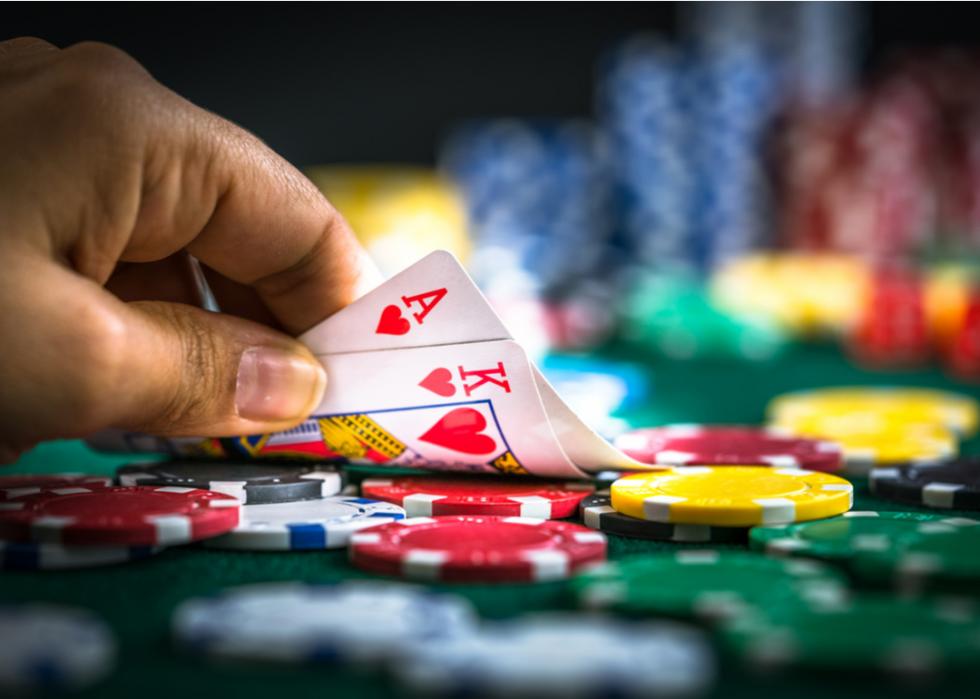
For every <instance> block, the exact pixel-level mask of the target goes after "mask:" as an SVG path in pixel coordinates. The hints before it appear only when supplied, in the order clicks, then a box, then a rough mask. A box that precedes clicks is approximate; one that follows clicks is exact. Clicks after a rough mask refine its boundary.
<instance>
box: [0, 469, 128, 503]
mask: <svg viewBox="0 0 980 699" xmlns="http://www.w3.org/2000/svg"><path fill="white" fill-rule="evenodd" d="M66 485H78V486H82V487H83V488H93V489H94V488H102V487H105V486H108V485H112V479H111V478H107V477H106V476H92V475H87V474H84V473H47V474H44V473H38V474H11V475H9V476H0V500H9V499H11V498H19V497H22V496H24V495H34V494H36V493H39V492H41V491H42V490H45V489H48V488H60V487H62V486H66Z"/></svg>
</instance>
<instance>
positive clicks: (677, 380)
mask: <svg viewBox="0 0 980 699" xmlns="http://www.w3.org/2000/svg"><path fill="white" fill-rule="evenodd" d="M603 357H609V358H614V359H629V360H633V361H643V362H644V366H645V367H646V370H647V371H648V372H649V378H650V380H651V383H652V386H653V391H652V395H651V397H650V399H649V400H647V401H646V402H645V403H644V404H643V405H642V406H639V407H638V408H637V409H635V410H633V411H631V412H630V413H628V414H625V415H624V417H626V418H627V419H628V420H629V421H630V422H631V423H632V424H634V425H644V424H658V423H665V422H728V423H755V422H760V421H762V419H763V415H764V409H765V405H766V403H767V401H768V400H769V399H770V398H772V397H773V396H774V395H777V394H779V393H782V392H785V391H790V390H796V389H802V388H811V387H817V386H827V385H843V384H868V385H887V384H902V385H916V386H931V387H938V388H946V389H951V390H956V391H959V392H963V393H967V394H970V395H974V396H976V397H980V391H978V389H977V387H975V386H974V387H970V386H965V385H962V384H958V383H956V382H953V381H951V380H949V379H948V378H947V377H945V376H944V375H943V374H942V373H941V372H940V371H939V370H938V369H928V370H921V371H911V372H903V373H886V372H871V371H867V370H864V369H860V368H857V367H854V366H853V365H851V364H850V363H849V362H847V361H846V360H845V359H844V358H843V357H842V356H841V355H840V353H839V351H838V350H837V349H835V348H833V347H825V346H801V347H796V348H793V349H791V350H790V351H789V352H788V353H787V354H785V355H784V356H782V357H780V358H778V359H776V360H772V361H768V362H763V363H735V362H721V361H719V362H715V363H712V362H669V361H665V360H651V361H646V360H644V358H642V357H640V356H639V355H638V354H637V352H636V350H631V349H630V348H628V347H625V346H618V347H613V348H611V349H608V350H606V351H605V352H604V353H603ZM963 450H964V451H965V452H968V453H980V442H978V440H972V441H970V442H967V443H965V444H964V445H963ZM133 458H134V457H133V456H127V455H105V454H98V453H95V452H93V451H91V450H89V449H88V448H87V447H85V446H84V445H83V444H82V443H80V442H73V441H71V442H68V441H66V442H52V443H48V444H43V445H41V446H39V447H38V448H36V449H34V450H33V451H31V452H29V453H27V454H25V455H24V456H23V457H22V458H21V460H20V461H19V462H18V463H17V464H15V465H13V466H11V467H9V468H8V469H6V471H5V472H8V473H44V472H48V473H51V472H59V471H85V472H90V473H94V474H111V473H113V472H114V470H115V468H116V466H118V465H120V464H122V463H125V462H127V461H130V460H132V459H133ZM139 458H144V457H139ZM364 474H365V471H364V470H363V469H353V470H352V472H351V475H352V478H353V479H355V480H356V479H357V478H359V477H362V476H363V475H364ZM855 485H856V497H855V500H856V502H855V508H856V509H887V510H895V509H915V508H907V507H903V506H900V505H897V504H894V503H888V502H884V501H879V500H876V499H874V498H872V497H870V496H869V494H868V493H867V488H866V484H865V483H863V482H861V481H857V482H856V483H855ZM676 546H677V545H674V544H668V543H655V542H645V541H639V540H630V539H625V538H621V537H615V536H612V537H610V542H609V555H610V557H611V558H619V557H621V556H625V555H630V554H637V553H643V552H653V551H664V550H671V549H673V548H675V547H676ZM363 577H366V576H365V575H363V574H361V573H359V572H358V571H357V570H356V569H354V568H352V567H351V566H350V565H349V564H348V562H347V559H346V552H345V551H343V550H339V551H326V552H298V553H257V552H256V553H253V552H218V551H212V550H208V549H205V548H201V547H197V546H185V547H178V548H174V549H170V550H168V551H165V552H163V553H162V554H160V555H158V556H156V557H154V558H151V559H148V560H144V561H140V562H137V563H131V564H126V565H119V566H114V567H109V568H103V569H91V570H80V571H66V572H16V573H15V572H3V573H0V599H2V600H8V601H9V600H15V601H31V600H34V601H46V602H57V603H66V604H72V605H79V606H83V607H88V608H90V609H93V610H95V611H96V612H98V613H99V614H101V615H102V616H103V617H104V618H105V619H106V620H107V622H108V623H109V624H110V625H111V626H112V628H113V630H114V631H115V633H116V634H117V635H118V638H119V640H120V645H121V654H120V662H119V666H118V669H117V671H116V672H115V674H114V675H113V676H112V677H111V678H109V679H108V680H107V681H106V682H104V683H102V684H100V685H99V686H98V687H96V688H94V689H92V690H89V691H88V692H85V693H83V694H82V696H99V697H120V698H123V697H125V698H126V699H133V698H134V697H140V698H141V699H148V698H150V697H168V698H169V697H175V696H178V695H180V696H192V695H193V696H202V695H205V694H213V695H214V696H222V697H236V699H237V698H241V697H256V698H258V697H262V698H263V699H265V698H267V697H273V696H289V697H305V696H310V697H313V696H316V697H326V696H331V697H344V696H358V697H381V696H390V695H392V694H395V695H397V694H398V693H399V692H400V690H399V688H398V687H396V686H394V685H393V684H391V683H390V681H389V680H388V679H386V678H385V677H384V676H383V674H380V673H377V672H371V671H354V670H350V669H345V668H336V667H318V668H292V667H290V668H282V667H270V666H263V665H255V664H248V665H223V666H214V665H210V664H208V663H206V662H205V661H204V660H203V659H201V658H194V657H189V656H187V655H185V654H183V653H181V652H180V651H179V650H177V649H175V648H174V647H173V646H172V644H171V642H170V638H169V627H168V624H169V619H170V614H171V612H172V610H173V609H174V607H175V606H176V605H177V604H178V603H179V602H181V601H182V600H184V599H187V598H189V597H193V596H196V595H201V594H206V593H211V592H214V591H216V590H218V589H220V588H223V587H226V586H232V585H236V584H241V583H250V582H263V581H278V580H305V581H311V582H331V581H339V580H345V579H352V578H363ZM442 587H447V588H451V589H452V590H453V591H455V592H457V593H459V594H462V595H465V596H466V597H468V598H470V599H471V600H472V601H473V602H474V603H475V605H476V606H477V608H478V610H479V611H480V613H481V614H482V615H483V616H484V617H486V618H506V617H513V616H516V615H520V614H522V613H526V612H531V611H540V610H553V609H571V608H572V600H571V599H570V597H569V594H568V589H567V586H566V584H565V583H561V582H559V583H547V584H521V585H455V586H442ZM653 660H654V659H651V661H653ZM721 662H722V666H721V672H720V676H719V681H718V683H717V686H716V689H715V691H714V694H713V695H714V696H718V697H759V696H762V695H767V696H777V695H779V694H782V695H789V694H790V693H792V694H793V696H800V697H820V698H821V699H825V698H826V697H827V696H835V695H836V696H839V695H845V696H846V695H854V696H856V695H862V696H893V695H895V694H896V693H898V694H902V695H905V694H910V693H914V692H916V691H917V690H918V689H921V688H919V687H917V686H916V685H913V686H911V687H910V686H908V685H905V684H898V683H897V682H895V681H894V680H889V679H887V678H882V677H881V676H880V675H877V674H874V673H868V674H861V675H857V676H854V675H848V676H841V675H840V674H837V673H833V672H825V673H813V674H806V675H804V674H796V673H790V674H782V675H777V676H759V675H757V674H753V673H749V672H747V671H745V670H743V669H742V668H740V667H739V666H738V664H737V663H736V662H735V661H734V660H733V659H731V658H727V657H724V656H723V657H722V661H721ZM978 664H980V663H978ZM977 682H980V670H978V671H977V672H976V674H975V675H973V676H969V677H958V678H954V679H948V680H945V681H944V682H943V683H942V684H941V685H940V686H938V687H936V686H931V687H929V688H928V690H929V691H931V692H937V693H946V692H951V691H956V690H961V691H962V690H967V689H970V688H973V687H975V686H976V683H977Z"/></svg>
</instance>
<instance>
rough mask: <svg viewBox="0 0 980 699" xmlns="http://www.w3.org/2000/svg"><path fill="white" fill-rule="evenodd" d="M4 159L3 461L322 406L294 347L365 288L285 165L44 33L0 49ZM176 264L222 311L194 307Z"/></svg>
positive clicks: (346, 249) (156, 87)
mask: <svg viewBox="0 0 980 699" xmlns="http://www.w3.org/2000/svg"><path fill="white" fill-rule="evenodd" d="M0 153H3V159H2V161H0V260H2V261H3V264H4V268H3V272H2V273H0V337H2V338H3V345H2V349H3V360H2V361H0V462H2V461H3V460H11V459H13V458H14V457H15V456H16V454H17V453H18V452H19V451H20V450H22V449H24V448H27V447H30V446H31V445H33V444H35V443H36V442H38V441H40V440H42V439H48V438H55V437H78V436H83V435H86V434H89V433H91V432H94V431H97V430H99V429H103V428H106V427H120V428H125V429H131V430H138V431H143V432H150V433H155V434H161V435H192V434H199V435H213V436H223V435H232V434H248V433H256V432H266V431H274V430H280V429H286V428H289V427H291V426H293V425H295V424H296V423H298V422H299V421H301V420H302V419H303V418H304V417H306V415H307V414H308V413H309V412H310V411H311V410H312V409H313V408H314V407H315V406H316V404H317V403H318V402H319V400H320V397H321V395H322V393H323V390H324V388H325V386H326V376H325V374H324V372H323V369H322V368H321V366H320V365H319V364H318V363H317V362H316V360H315V359H314V358H313V356H312V355H311V354H310V352H309V350H307V349H306V348H305V347H304V346H303V345H302V344H300V343H299V342H297V341H296V340H295V339H293V338H292V337H290V335H295V334H298V333H301V332H302V331H304V330H306V329H308V328H309V327H310V326H312V325H314V324H315V323H317V322H319V321H320V320H322V319H323V318H325V317H326V316H328V315H329V314H331V313H333V312H334V311H336V310H338V309H339V308H342V307H343V306H344V305H346V304H347V303H349V302H350V301H352V300H353V299H354V298H355V297H356V295H357V293H358V292H357V290H358V288H359V286H366V285H368V284H370V283H371V282H373V281H374V279H373V278H371V279H369V278H368V277H371V276H372V272H371V271H370V269H371V268H370V265H369V264H366V257H365V255H364V253H363V251H362V250H361V248H360V247H359V245H358V244H357V242H356V241H355V240H354V238H353V236H352V234H351V232H350V229H349V228H348V226H347V224H346V223H345V222H344V220H343V219H342V218H341V216H340V215H339V214H338V213H337V212H336V211H335V210H334V209H333V208H332V207H331V206H330V204H329V203H328V202H327V201H326V199H324V197H323V196H322V195H321V194H320V193H319V192H318V191H317V189H316V188H315V187H314V186H313V185H312V184H311V183H310V182H309V181H308V180H307V179H306V178H305V177H303V176H302V175H301V174H300V173H299V172H298V171H297V170H295V169H294V168H293V167H292V166H291V165H289V164H288V163H287V162H285V161H284V160H283V159H281V158H280V157H278V156H277V155H276V154H275V153H273V152H272V151H271V150H270V149H269V148H268V147H266V146H265V145H264V144H263V143H262V142H261V141H259V140H258V139H257V138H255V137H254V136H252V135H251V134H249V133H247V132H245V131H244V130H242V129H240V128H238V127H237V126H235V125H233V124H231V123H229V122H227V121H225V120H223V119H221V118H219V117H217V116H215V115H213V114H210V113H208V112H206V111H205V110H203V109H200V108H198V107H196V106H194V105H192V104H190V103H189V102H187V101H186V100H184V99H182V98H181V97H179V96H177V95H176V94H174V93H173V92H171V91H170V90H167V89H166V88H164V87H163V86H162V85H160V84H159V83H157V82H155V81H154V80H153V78H152V77H150V75H149V74H148V73H147V72H146V71H145V70H143V69H142V68H141V67H140V66H139V64H137V63H136V62H135V61H134V60H133V59H131V58H129V57H128V56H127V55H126V54H124V53H122V52H121V51H118V50H117V49H114V48H111V47H108V46H105V45H101V44H91V43H89V44H78V45H75V46H72V47H70V48H67V49H64V50H59V49H57V48H55V47H53V46H51V45H50V44H47V43H46V42H43V41H41V40H38V39H13V40H10V41H5V42H0ZM188 254H191V255H194V256H195V257H196V258H198V259H199V260H200V261H201V262H202V263H203V264H204V265H205V266H206V269H207V272H208V279H209V281H210V282H211V285H212V288H213V289H214V290H215V294H216V296H217V297H218V300H219V301H220V302H221V305H222V309H223V310H226V311H229V313H221V314H219V313H210V312H207V311H204V310H202V309H200V308H198V307H195V306H193V305H190V303H192V302H193V301H194V300H195V298H194V293H193V286H192V285H191V283H190V277H189V274H188V271H189V264H188V262H189V260H188V257H187V255H188ZM232 313H233V314H234V315H232ZM282 331H285V332H282ZM287 333H288V334H287Z"/></svg>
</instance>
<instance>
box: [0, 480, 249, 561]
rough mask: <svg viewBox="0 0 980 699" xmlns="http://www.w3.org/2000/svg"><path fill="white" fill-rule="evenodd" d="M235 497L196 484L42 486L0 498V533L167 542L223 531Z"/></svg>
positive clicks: (234, 512) (98, 541) (50, 539)
mask: <svg viewBox="0 0 980 699" xmlns="http://www.w3.org/2000/svg"><path fill="white" fill-rule="evenodd" d="M239 507H240V505H239V502H238V500H236V499H235V498H233V497H231V496H229V495H223V494H221V493H214V492H211V491H209V490H198V489H195V488H178V487H173V486H168V487H160V488H153V487H149V486H132V487H125V486H122V487H110V488H98V489H94V490H93V489H91V488H82V487H77V486H76V487H64V488H54V489H51V490H45V491H43V492H41V493H37V494H35V495H27V496H24V497H20V498H17V499H16V500H7V501H5V502H2V503H0V537H2V538H4V539H7V540H12V541H37V542H40V543H58V544H64V545H68V546H77V545H83V546H99V545H108V546H119V545H122V546H172V545H174V544H185V543H188V542H190V541H198V540H200V539H206V538H208V537H212V536H217V535H218V534H223V533H225V532H227V531H229V530H230V529H232V528H234V527H235V526H236V525H237V524H238V515H239Z"/></svg>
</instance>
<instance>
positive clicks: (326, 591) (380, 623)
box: [172, 581, 477, 663]
mask: <svg viewBox="0 0 980 699" xmlns="http://www.w3.org/2000/svg"><path fill="white" fill-rule="evenodd" d="M476 623H477V620H476V613H475V611H474V610H473V607H472V606H471V605H470V603H469V602H468V601H467V600H465V599H464V598H462V597H458V596H455V595H447V594H437V593H433V592H430V591H428V590H426V589H424V588H421V587H415V586H410V585H394V584H390V583H380V582H371V581H363V582H348V583H343V584H339V585H308V584H305V583H267V584H259V585H247V586H243V587H237V588H233V589H230V590H227V591H225V592H224V593H222V594H221V595H219V596H217V597H213V598H198V599H192V600H189V601H186V602H184V603H182V604H181V605H180V606H179V607H178V608H177V610H176V611H175V612H174V615H173V619H172V628H173V634H174V637H175V639H176V640H177V642H178V643H179V644H180V645H181V646H182V647H183V648H185V649H186V650H188V651H190V652H193V653H203V654H205V655H207V656H209V657H212V658H216V659H227V660H232V659H234V660H262V661H269V662H281V663H317V662H332V661H337V660H340V661H350V662H375V661H383V660H389V659H390V658H391V657H393V656H394V655H397V654H398V653H400V652H401V651H402V649H403V648H404V647H414V646H416V645H428V644H430V643H434V642H438V641H446V642H449V643H457V642H460V641H461V640H462V639H465V638H466V637H468V636H469V635H471V634H473V633H475V631H476Z"/></svg>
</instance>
